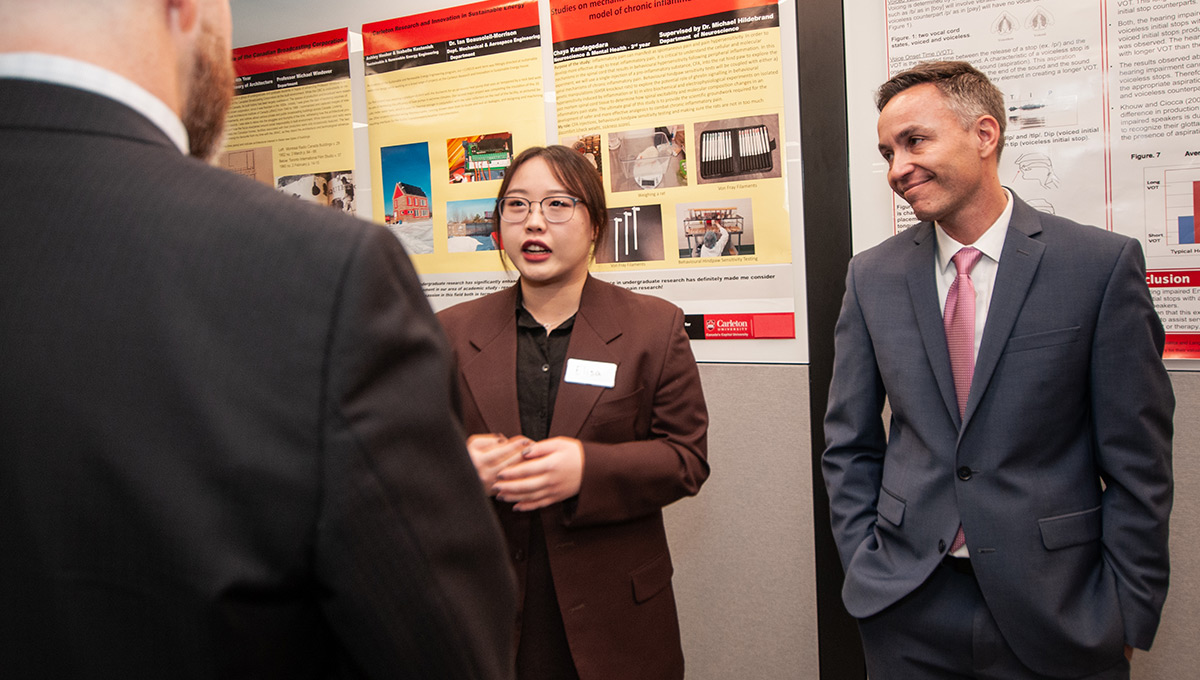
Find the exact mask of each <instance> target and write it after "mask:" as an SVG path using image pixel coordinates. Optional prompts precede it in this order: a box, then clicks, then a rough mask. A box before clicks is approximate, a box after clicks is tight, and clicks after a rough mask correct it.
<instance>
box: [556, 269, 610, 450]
mask: <svg viewBox="0 0 1200 680" xmlns="http://www.w3.org/2000/svg"><path fill="white" fill-rule="evenodd" d="M609 285H611V284H607V283H604V282H602V281H598V280H596V279H593V278H591V277H590V276H589V277H588V280H587V283H585V284H584V288H583V295H582V296H581V298H580V301H579V313H578V314H577V315H576V317H575V328H574V329H573V330H572V331H571V342H570V344H569V345H568V346H567V361H568V362H570V360H571V359H585V360H588V361H603V362H607V363H613V364H617V371H618V372H619V371H620V370H621V368H620V363H621V362H620V357H619V356H618V355H617V354H616V353H614V352H613V348H611V347H609V343H611V342H612V341H613V340H615V339H617V338H618V337H619V336H620V335H621V326H620V323H619V321H618V317H617V316H616V314H614V313H613V312H617V311H619V310H615V309H614V308H613V305H614V304H615V302H614V301H613V300H612V299H611V297H612V296H611V295H609V289H608V288H607V287H608V286H609ZM564 371H565V366H564ZM564 377H565V376H564ZM606 389H608V388H605V387H598V386H596V385H580V384H577V383H571V382H566V381H565V380H564V381H563V382H562V383H561V384H560V385H559V386H558V396H557V397H555V399H554V419H553V420H552V421H551V423H550V434H551V435H552V436H563V437H578V436H579V433H580V431H582V430H583V426H584V423H586V422H587V417H588V415H589V414H591V412H592V408H593V407H595V405H596V402H597V401H599V400H600V397H601V395H603V394H604V391H605V390H606Z"/></svg>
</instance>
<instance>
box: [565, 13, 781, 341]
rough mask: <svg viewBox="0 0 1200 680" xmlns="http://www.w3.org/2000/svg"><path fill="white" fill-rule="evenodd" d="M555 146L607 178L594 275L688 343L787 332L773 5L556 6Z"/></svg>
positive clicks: (778, 74) (778, 78) (777, 40)
mask: <svg viewBox="0 0 1200 680" xmlns="http://www.w3.org/2000/svg"><path fill="white" fill-rule="evenodd" d="M549 7H550V17H551V18H550V22H551V34H552V40H553V53H552V57H553V62H554V85H555V92H556V96H555V101H556V118H557V139H556V140H555V141H558V142H559V143H561V144H566V145H568V146H573V147H575V148H576V149H577V150H579V151H580V152H581V153H584V154H586V155H588V157H589V158H591V159H593V162H594V163H595V165H596V167H597V168H599V169H600V171H601V174H602V175H603V177H604V183H605V190H606V192H607V198H608V205H609V210H608V213H609V215H608V217H609V220H610V222H609V227H610V230H609V235H608V237H607V238H606V239H605V240H604V242H602V243H601V244H600V246H599V247H598V252H597V255H596V264H595V266H594V267H593V271H595V272H596V273H597V275H598V276H601V277H603V278H605V279H608V280H610V281H613V282H615V283H619V284H620V285H622V286H625V287H627V288H630V289H632V290H637V291H643V292H648V293H651V294H654V295H659V296H662V297H666V298H668V299H670V300H672V301H674V302H676V304H679V305H680V306H681V307H683V309H684V311H685V313H687V316H688V323H689V333H690V334H691V336H692V337H693V338H695V339H792V338H795V337H796V326H797V324H796V315H795V302H794V300H795V297H794V293H793V289H794V282H793V280H792V276H793V268H792V242H791V234H792V231H791V222H790V219H791V217H792V216H791V215H790V212H789V202H788V185H787V179H788V177H787V175H788V168H787V167H786V164H785V163H784V162H783V158H784V157H783V150H784V145H785V143H786V135H787V134H789V133H791V132H792V131H791V130H789V129H787V126H786V125H785V116H784V94H783V93H784V90H783V87H782V75H781V69H782V63H783V59H782V47H781V38H780V25H781V24H780V15H779V7H778V5H777V4H776V3H774V2H768V1H766V0H676V1H674V2H672V1H671V0H655V1H653V2H649V1H646V0H610V1H606V2H592V1H580V0H550V2H549Z"/></svg>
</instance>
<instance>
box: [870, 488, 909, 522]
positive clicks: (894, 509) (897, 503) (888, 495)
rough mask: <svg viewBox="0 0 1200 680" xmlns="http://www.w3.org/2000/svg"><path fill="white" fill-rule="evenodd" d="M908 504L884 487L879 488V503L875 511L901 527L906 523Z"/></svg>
mask: <svg viewBox="0 0 1200 680" xmlns="http://www.w3.org/2000/svg"><path fill="white" fill-rule="evenodd" d="M906 505H907V503H906V502H905V501H904V500H903V499H901V498H900V497H899V496H894V495H892V492H891V491H888V490H887V489H886V488H884V487H882V486H881V487H879V502H878V503H876V504H875V510H876V511H877V512H878V513H879V516H880V517H882V518H884V519H886V520H887V521H889V522H891V523H892V524H894V525H896V526H900V524H901V522H903V521H904V507H905V506H906Z"/></svg>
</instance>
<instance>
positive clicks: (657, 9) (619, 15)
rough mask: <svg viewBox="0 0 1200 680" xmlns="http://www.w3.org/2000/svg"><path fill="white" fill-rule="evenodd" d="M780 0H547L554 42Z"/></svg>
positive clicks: (770, 3)
mask: <svg viewBox="0 0 1200 680" xmlns="http://www.w3.org/2000/svg"><path fill="white" fill-rule="evenodd" d="M778 2H779V0H550V27H551V34H552V35H553V40H554V42H556V43H559V42H565V41H567V40H575V39H577V38H587V37H589V36H593V35H605V34H607V33H616V32H618V31H627V30H629V29H633V28H644V27H646V26H655V25H658V24H667V23H670V22H672V21H683V20H686V19H694V18H696V17H703V16H708V15H710V14H720V13H722V12H731V11H734V10H739V9H746V8H749V7H762V6H764V5H775V4H778Z"/></svg>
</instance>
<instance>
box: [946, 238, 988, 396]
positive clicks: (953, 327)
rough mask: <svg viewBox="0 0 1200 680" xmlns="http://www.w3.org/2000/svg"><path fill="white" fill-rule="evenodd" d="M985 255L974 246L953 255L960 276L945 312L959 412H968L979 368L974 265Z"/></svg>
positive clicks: (955, 282)
mask: <svg viewBox="0 0 1200 680" xmlns="http://www.w3.org/2000/svg"><path fill="white" fill-rule="evenodd" d="M982 255H983V253H981V252H979V251H978V250H976V249H974V248H963V249H962V250H960V251H958V252H957V253H955V254H954V257H953V258H952V259H953V260H954V266H955V267H957V268H958V276H956V277H954V283H952V284H950V292H949V293H947V294H946V311H945V312H944V313H943V314H942V324H943V325H944V326H945V327H946V344H947V345H948V346H949V348H950V370H951V371H952V372H953V373H954V392H955V395H956V396H957V397H958V415H959V416H962V415H963V414H964V413H966V410H967V395H968V394H970V392H971V374H973V373H974V372H975V286H974V285H973V284H972V283H971V269H972V268H974V267H975V263H976V262H979V258H980V256H982Z"/></svg>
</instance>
